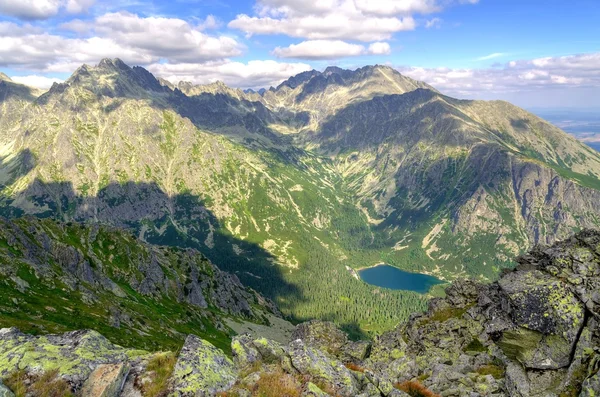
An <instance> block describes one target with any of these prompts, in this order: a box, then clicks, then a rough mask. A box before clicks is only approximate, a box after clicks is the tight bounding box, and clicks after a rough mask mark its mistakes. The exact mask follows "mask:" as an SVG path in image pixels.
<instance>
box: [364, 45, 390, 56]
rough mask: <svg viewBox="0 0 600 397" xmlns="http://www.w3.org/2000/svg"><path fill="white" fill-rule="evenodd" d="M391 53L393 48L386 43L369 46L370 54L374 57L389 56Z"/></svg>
mask: <svg viewBox="0 0 600 397" xmlns="http://www.w3.org/2000/svg"><path fill="white" fill-rule="evenodd" d="M391 53H392V48H391V47H390V45H389V44H388V43H385V42H377V43H373V44H371V45H370V46H369V54H372V55H389V54H391Z"/></svg>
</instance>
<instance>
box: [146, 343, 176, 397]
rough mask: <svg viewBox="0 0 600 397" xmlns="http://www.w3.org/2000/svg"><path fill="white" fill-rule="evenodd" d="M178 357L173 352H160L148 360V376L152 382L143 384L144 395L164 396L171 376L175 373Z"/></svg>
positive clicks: (147, 396)
mask: <svg viewBox="0 0 600 397" xmlns="http://www.w3.org/2000/svg"><path fill="white" fill-rule="evenodd" d="M176 362H177V357H175V354H174V353H172V352H167V353H158V354H157V355H155V356H154V357H152V359H151V360H150V361H149V362H148V366H147V367H146V376H147V377H149V378H150V382H147V383H144V384H142V385H141V390H142V395H143V396H144V397H162V396H166V394H167V387H168V382H169V377H170V376H171V374H172V373H173V368H175V363H176Z"/></svg>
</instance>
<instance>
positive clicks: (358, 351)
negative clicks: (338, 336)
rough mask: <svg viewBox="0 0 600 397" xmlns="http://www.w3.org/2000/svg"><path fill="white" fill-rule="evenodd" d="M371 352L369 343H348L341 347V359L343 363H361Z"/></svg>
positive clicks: (364, 341) (361, 341)
mask: <svg viewBox="0 0 600 397" xmlns="http://www.w3.org/2000/svg"><path fill="white" fill-rule="evenodd" d="M370 352H371V342H369V341H366V340H360V341H356V342H353V341H351V342H348V343H346V344H345V345H344V346H343V347H342V351H341V358H342V359H343V360H344V361H352V362H354V361H362V360H364V359H365V358H367V356H368V355H369V353H370Z"/></svg>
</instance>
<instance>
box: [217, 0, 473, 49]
mask: <svg viewBox="0 0 600 397" xmlns="http://www.w3.org/2000/svg"><path fill="white" fill-rule="evenodd" d="M452 3H462V1H461V0H459V1H456V0H378V1H372V0H258V2H257V4H256V7H255V10H256V12H255V15H252V16H250V15H246V14H241V15H238V16H237V17H236V19H234V20H233V21H231V22H230V23H229V25H228V26H229V27H230V28H232V29H239V30H241V31H243V32H245V33H246V34H247V35H248V36H251V35H254V34H285V35H287V36H291V37H298V38H303V39H309V40H357V41H363V42H370V41H380V40H388V39H390V38H391V37H392V35H393V34H394V33H396V32H400V31H405V30H413V29H415V27H416V23H415V20H414V18H413V15H415V14H429V13H432V12H437V11H440V10H441V9H442V6H441V4H444V5H448V4H452Z"/></svg>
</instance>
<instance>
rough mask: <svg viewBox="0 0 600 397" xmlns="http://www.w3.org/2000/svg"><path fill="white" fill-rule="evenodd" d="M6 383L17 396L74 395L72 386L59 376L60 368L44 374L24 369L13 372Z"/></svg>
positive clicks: (52, 396)
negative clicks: (30, 372) (29, 372)
mask: <svg viewBox="0 0 600 397" xmlns="http://www.w3.org/2000/svg"><path fill="white" fill-rule="evenodd" d="M4 383H5V384H6V386H8V388H9V389H11V390H12V392H13V393H14V394H15V396H16V397H25V396H35V397H73V396H74V394H73V391H72V390H71V386H69V384H68V383H67V381H66V380H64V379H62V378H59V377H58V370H57V369H55V370H52V371H48V372H45V373H43V374H42V375H28V374H27V373H26V372H25V371H24V370H19V371H15V372H13V373H11V374H10V375H9V376H8V377H7V378H6V379H5V380H4Z"/></svg>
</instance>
